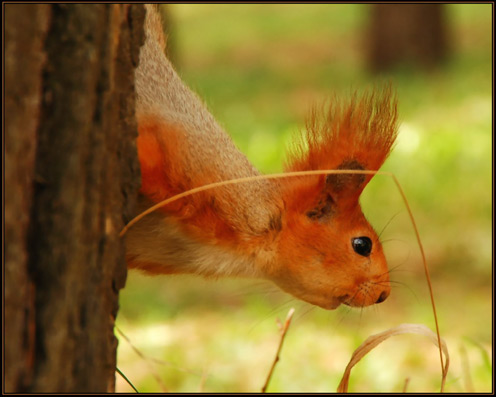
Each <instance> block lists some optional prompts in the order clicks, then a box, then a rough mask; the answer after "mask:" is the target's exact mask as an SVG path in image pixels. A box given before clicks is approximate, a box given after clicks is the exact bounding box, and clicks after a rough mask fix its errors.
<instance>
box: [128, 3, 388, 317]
mask: <svg viewBox="0 0 496 397" xmlns="http://www.w3.org/2000/svg"><path fill="white" fill-rule="evenodd" d="M145 7H146V11H147V16H146V21H145V34H146V39H145V43H144V45H143V46H142V48H141V52H140V61H139V67H138V68H137V70H136V76H135V77H136V94H137V103H136V118H137V121H138V130H139V136H138V139H137V146H138V156H139V160H140V165H141V174H142V186H141V189H140V192H139V200H138V201H139V205H138V209H137V211H138V212H141V211H143V210H145V209H147V208H149V207H151V206H152V205H154V204H156V203H157V202H160V201H162V200H164V199H166V198H169V197H171V196H174V195H176V194H178V193H182V192H184V191H187V190H190V189H192V188H195V187H199V186H203V185H206V184H209V183H213V182H218V181H223V180H229V179H234V178H242V177H249V176H257V175H259V172H258V171H257V170H256V169H255V167H254V166H253V165H252V164H251V163H250V162H249V161H248V159H247V158H246V157H245V156H244V155H243V154H242V153H241V152H240V151H239V150H238V149H237V148H236V146H235V145H234V143H233V142H232V140H231V138H230V137H229V136H228V135H227V134H226V133H225V131H224V130H223V129H222V128H221V127H220V126H219V124H218V123H217V122H216V120H215V119H214V117H213V116H212V115H211V114H210V113H209V111H208V110H207V108H206V107H205V105H204V104H203V103H202V101H201V100H200V99H199V98H198V97H197V96H196V94H194V93H193V92H191V91H190V90H189V89H188V88H187V87H186V86H185V85H184V83H183V82H182V80H181V79H180V77H179V76H178V75H177V73H176V72H175V70H174V69H173V67H172V66H171V64H170V62H169V60H168V59H167V58H166V56H165V53H164V49H165V38H164V35H163V31H162V25H161V21H160V17H159V15H158V12H157V10H156V8H155V7H154V6H151V5H146V6H145ZM396 134H397V114H396V101H395V99H394V98H393V97H392V94H391V90H390V89H385V90H383V91H379V92H372V93H371V94H368V95H365V96H363V97H362V98H358V97H356V96H355V97H354V98H353V99H352V100H351V102H350V103H349V104H347V105H341V104H339V103H333V104H331V106H330V108H329V109H328V111H327V112H326V113H325V114H323V115H317V114H313V115H312V117H311V118H310V120H309V122H308V123H307V130H306V132H305V134H304V135H303V136H302V137H301V140H300V142H297V143H296V146H295V149H294V150H293V152H292V153H291V154H290V156H289V160H288V162H287V164H286V170H288V171H305V170H319V169H322V170H327V169H352V170H377V169H379V167H380V166H381V165H382V163H383V162H384V160H385V159H386V157H387V156H388V154H389V152H390V150H391V147H392V145H393V143H394V140H395V137H396ZM371 178H372V175H363V174H332V175H327V176H310V177H292V178H282V179H262V180H257V181H253V182H248V183H240V184H233V185H228V186H223V187H219V188H215V189H211V190H206V191H203V192H200V193H197V194H194V195H191V196H188V197H185V198H183V199H180V200H178V201H176V202H173V203H171V204H169V205H167V206H165V207H162V208H160V209H158V210H157V211H155V212H153V213H151V214H149V215H148V216H146V217H144V218H143V219H142V220H141V221H139V222H138V223H136V224H135V225H133V227H131V228H130V229H129V231H128V233H127V235H126V259H127V261H128V265H129V267H130V268H137V269H141V270H143V271H145V272H147V273H150V274H179V273H192V274H198V275H203V276H212V277H221V276H235V277H255V278H264V279H268V280H271V281H273V282H275V283H276V284H277V285H278V286H279V287H281V288H282V289H283V290H285V291H287V292H289V293H291V294H292V295H294V296H295V297H297V298H299V299H302V300H305V301H307V302H310V303H312V304H315V305H318V306H321V307H323V308H326V309H334V308H336V307H337V306H339V305H340V304H341V303H344V304H347V305H350V306H360V307H363V306H367V305H371V304H374V303H378V302H382V301H383V300H385V299H386V298H387V296H388V295H389V292H390V285H389V273H388V269H387V263H386V260H385V258H384V254H383V251H382V246H381V244H380V242H379V240H378V237H377V234H376V233H375V231H374V230H373V228H372V227H371V226H370V224H369V223H368V222H367V220H366V219H365V217H364V215H363V213H362V211H361V209H360V205H359V202H358V198H359V196H360V194H361V192H362V190H363V188H364V187H365V185H366V184H367V183H368V182H369V180H370V179H371Z"/></svg>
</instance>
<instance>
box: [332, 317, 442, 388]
mask: <svg viewBox="0 0 496 397" xmlns="http://www.w3.org/2000/svg"><path fill="white" fill-rule="evenodd" d="M410 333H413V334H421V335H425V336H427V337H429V338H430V339H431V340H432V341H433V343H434V344H435V345H436V346H437V345H438V339H437V335H436V333H434V332H432V331H431V330H430V329H429V328H427V327H426V326H425V325H423V324H401V325H398V326H397V327H393V328H390V329H388V330H386V331H384V332H381V333H379V334H375V335H371V336H369V337H368V338H367V339H366V340H365V342H363V343H362V344H361V345H360V346H359V347H358V348H357V349H356V350H355V351H354V352H353V355H352V356H351V359H350V362H349V363H348V365H347V366H346V369H345V371H344V374H343V378H342V379H341V382H340V383H339V386H338V389H337V392H338V393H347V392H348V382H349V379H350V374H351V369H352V368H353V367H354V366H355V364H357V363H358V362H359V361H360V360H361V359H362V358H363V357H364V356H365V355H366V354H367V353H368V352H370V351H371V350H372V349H374V348H375V347H377V346H378V345H379V344H380V343H382V342H384V341H385V340H386V339H388V338H390V337H391V336H394V335H401V334H410ZM441 349H442V352H443V353H444V356H445V357H446V364H445V366H444V368H443V380H442V383H443V385H444V383H445V382H446V375H447V374H448V367H449V353H448V347H447V346H446V343H445V342H444V340H441ZM405 387H406V384H405Z"/></svg>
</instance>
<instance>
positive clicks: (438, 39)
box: [369, 4, 447, 72]
mask: <svg viewBox="0 0 496 397" xmlns="http://www.w3.org/2000/svg"><path fill="white" fill-rule="evenodd" d="M371 7H372V8H371V25H370V32H369V33H370V34H369V38H370V39H369V40H370V52H369V65H370V68H371V70H372V71H374V72H383V71H387V70H389V69H391V68H394V67H395V66H399V65H414V66H420V67H423V68H430V67H433V66H436V65H438V64H439V63H441V62H442V61H443V60H444V59H445V57H446V55H447V32H446V26H445V20H444V12H443V10H444V6H443V5H442V4H373V5H372V6H371Z"/></svg>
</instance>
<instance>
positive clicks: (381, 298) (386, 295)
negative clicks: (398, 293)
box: [375, 291, 389, 303]
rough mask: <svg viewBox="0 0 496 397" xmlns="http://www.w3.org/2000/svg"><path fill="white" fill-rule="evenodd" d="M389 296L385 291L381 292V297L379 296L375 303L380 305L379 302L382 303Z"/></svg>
mask: <svg viewBox="0 0 496 397" xmlns="http://www.w3.org/2000/svg"><path fill="white" fill-rule="evenodd" d="M388 296H389V292H387V291H382V292H381V295H379V298H378V299H377V301H376V302H375V303H381V302H384V301H385V300H386V299H387V297H388Z"/></svg>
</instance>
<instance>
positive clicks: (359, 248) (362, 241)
mask: <svg viewBox="0 0 496 397" xmlns="http://www.w3.org/2000/svg"><path fill="white" fill-rule="evenodd" d="M351 246H352V247H353V250H354V251H355V252H356V253H357V254H358V255H362V256H369V255H370V252H371V251H372V241H371V240H370V239H369V238H368V237H364V236H363V237H354V238H352V239H351Z"/></svg>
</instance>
